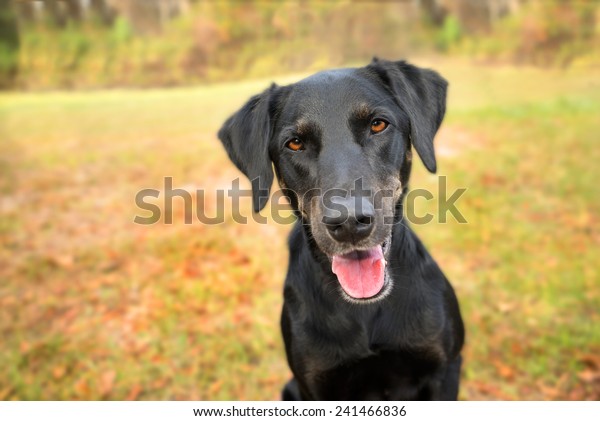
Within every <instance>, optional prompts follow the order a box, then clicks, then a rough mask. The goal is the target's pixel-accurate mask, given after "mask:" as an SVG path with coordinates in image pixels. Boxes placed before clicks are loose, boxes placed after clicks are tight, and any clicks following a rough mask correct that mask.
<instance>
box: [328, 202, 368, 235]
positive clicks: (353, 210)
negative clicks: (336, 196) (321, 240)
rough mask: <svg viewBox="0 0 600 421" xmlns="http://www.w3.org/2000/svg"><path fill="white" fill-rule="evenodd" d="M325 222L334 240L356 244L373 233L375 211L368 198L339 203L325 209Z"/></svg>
mask: <svg viewBox="0 0 600 421" xmlns="http://www.w3.org/2000/svg"><path fill="white" fill-rule="evenodd" d="M323 222H324V223H325V225H326V226H327V230H328V231H329V234H331V237H332V238H333V239H334V240H337V241H339V242H341V243H350V242H352V243H356V242H359V241H360V240H362V239H364V238H367V237H368V236H369V235H370V234H371V232H373V227H374V222H375V209H373V205H372V204H371V202H370V201H369V200H368V199H366V198H362V199H358V200H357V199H355V198H350V199H349V200H343V201H337V203H336V206H335V207H332V208H328V207H326V208H325V209H324V211H323Z"/></svg>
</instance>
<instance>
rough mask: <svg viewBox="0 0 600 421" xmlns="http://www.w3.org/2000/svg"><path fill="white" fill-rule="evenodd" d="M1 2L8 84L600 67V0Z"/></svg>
mask: <svg viewBox="0 0 600 421" xmlns="http://www.w3.org/2000/svg"><path fill="white" fill-rule="evenodd" d="M0 5H1V6H0V9H1V10H0V21H1V22H2V25H1V33H0V84H1V85H2V86H3V87H5V88H17V89H49V88H50V89H53V88H96V87H113V86H172V85H184V84H190V83H201V82H212V81H218V80H232V79H242V78H247V77H262V76H271V75H272V73H273V72H274V71H276V72H277V73H289V72H298V71H305V70H316V69H321V68H325V67H330V66H339V65H341V64H345V63H351V62H358V61H360V62H364V61H365V60H368V59H370V58H371V57H372V56H374V55H385V56H388V57H401V56H407V55H409V54H415V53H420V54H423V53H432V52H437V53H444V54H454V55H456V54H463V55H468V56H470V57H474V58H476V59H478V60H483V61H490V62H504V63H507V62H508V63H520V64H534V65H542V66H565V65H569V64H573V63H582V62H583V63H586V62H589V61H595V62H597V61H598V56H599V55H600V29H599V26H598V24H597V21H598V19H599V16H600V8H599V3H598V2H596V1H565V0H480V1H473V0H404V1H397V2H365V1H314V0H305V1H284V2H275V1H273V2H266V1H233V2H224V1H202V0H45V1H34V0H0ZM323 40H327V42H323ZM431 40H434V42H431Z"/></svg>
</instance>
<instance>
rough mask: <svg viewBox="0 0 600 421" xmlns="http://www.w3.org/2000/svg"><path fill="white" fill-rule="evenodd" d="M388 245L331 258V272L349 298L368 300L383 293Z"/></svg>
mask: <svg viewBox="0 0 600 421" xmlns="http://www.w3.org/2000/svg"><path fill="white" fill-rule="evenodd" d="M386 243H387V242H386ZM386 243H383V244H380V245H377V246H375V247H371V248H369V249H366V250H353V251H351V252H349V253H346V254H340V255H335V256H333V257H332V258H331V270H332V271H333V273H335V275H336V276H337V279H338V281H339V283H340V286H341V287H342V289H343V290H344V292H345V293H346V294H347V295H348V296H349V297H351V298H354V299H357V300H368V299H372V298H374V297H375V296H377V295H378V294H380V293H381V292H382V290H383V289H384V286H385V284H386V270H385V267H386V264H387V262H386V260H385V252H386V248H387V247H386V246H387V244H386Z"/></svg>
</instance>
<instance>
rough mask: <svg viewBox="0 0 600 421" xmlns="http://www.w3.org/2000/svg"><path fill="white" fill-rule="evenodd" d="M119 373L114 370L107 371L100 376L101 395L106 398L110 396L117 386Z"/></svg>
mask: <svg viewBox="0 0 600 421" xmlns="http://www.w3.org/2000/svg"><path fill="white" fill-rule="evenodd" d="M116 377H117V373H116V372H115V371H114V370H109V371H105V372H104V373H102V375H101V376H100V394H101V395H102V396H104V397H106V396H108V395H109V394H110V392H111V391H112V389H113V386H114V384H115V378H116Z"/></svg>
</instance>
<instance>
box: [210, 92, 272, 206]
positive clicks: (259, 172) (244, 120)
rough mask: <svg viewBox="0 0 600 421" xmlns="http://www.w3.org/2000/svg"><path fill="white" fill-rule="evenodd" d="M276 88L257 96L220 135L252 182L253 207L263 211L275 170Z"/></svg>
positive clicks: (222, 128)
mask: <svg viewBox="0 0 600 421" xmlns="http://www.w3.org/2000/svg"><path fill="white" fill-rule="evenodd" d="M276 89H277V85H275V84H272V85H271V87H270V88H269V89H267V90H266V91H264V92H263V93H262V94H260V95H255V96H253V97H252V98H250V100H249V101H248V102H247V103H246V104H245V105H244V106H243V107H242V108H241V109H240V110H239V111H238V112H236V113H235V114H234V115H232V116H231V117H229V119H228V120H227V121H226V122H225V124H223V127H221V129H220V130H219V133H218V136H219V139H220V140H221V142H222V143H223V145H224V146H225V149H226V150H227V154H228V155H229V158H230V159H231V160H232V161H233V163H234V164H235V165H236V166H237V167H238V168H239V169H240V170H241V171H242V172H243V173H244V174H245V175H246V177H248V178H249V179H250V181H251V182H252V206H253V209H254V212H260V210H261V209H262V208H264V207H265V205H266V204H267V201H268V200H269V192H270V190H271V185H272V184H273V167H272V166H271V159H270V158H269V140H270V138H271V126H272V124H271V115H270V98H271V95H272V93H273V92H274V91H275V90H276Z"/></svg>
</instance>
